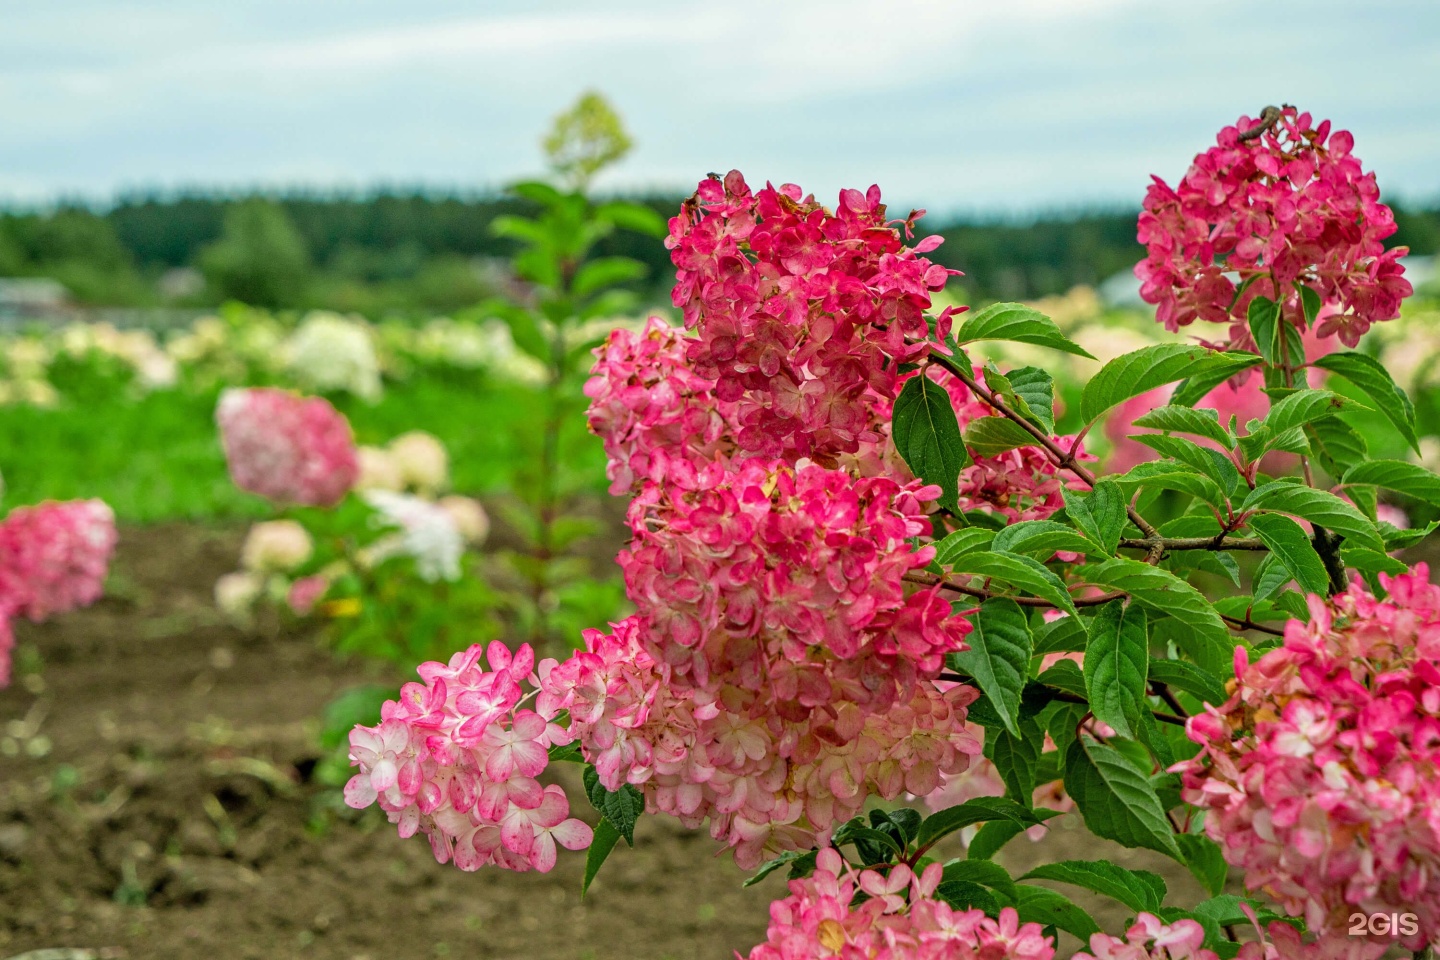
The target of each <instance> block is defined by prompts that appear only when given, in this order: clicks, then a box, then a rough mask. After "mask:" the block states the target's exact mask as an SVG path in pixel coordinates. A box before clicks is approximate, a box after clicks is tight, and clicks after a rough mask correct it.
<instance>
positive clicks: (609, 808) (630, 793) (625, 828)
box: [584, 767, 645, 847]
mask: <svg viewBox="0 0 1440 960" xmlns="http://www.w3.org/2000/svg"><path fill="white" fill-rule="evenodd" d="M584 780H585V793H586V795H587V796H588V797H589V798H590V804H591V806H593V807H594V808H595V809H596V810H599V811H600V815H601V816H602V817H604V818H605V819H606V820H607V821H609V822H610V824H611V825H612V826H614V827H615V829H616V830H617V831H619V833H620V835H621V836H622V837H624V838H625V842H626V843H628V844H629V845H630V846H632V847H633V846H634V845H635V821H636V820H638V819H640V814H641V813H643V812H644V811H645V795H644V794H643V793H641V792H640V791H639V790H637V789H636V788H635V787H634V786H632V785H631V784H628V783H622V784H621V785H620V789H619V790H617V791H615V792H614V793H611V792H610V791H609V790H606V789H605V786H604V784H602V783H601V782H600V775H599V774H598V773H596V772H595V768H594V767H586V768H585V773H584Z"/></svg>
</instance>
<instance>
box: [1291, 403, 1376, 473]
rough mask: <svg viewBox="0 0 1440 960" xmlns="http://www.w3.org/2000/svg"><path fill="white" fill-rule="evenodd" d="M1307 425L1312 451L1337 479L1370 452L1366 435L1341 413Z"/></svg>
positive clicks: (1306, 437)
mask: <svg viewBox="0 0 1440 960" xmlns="http://www.w3.org/2000/svg"><path fill="white" fill-rule="evenodd" d="M1304 429H1305V439H1306V440H1307V441H1309V443H1310V452H1311V453H1312V454H1314V455H1315V458H1316V459H1317V460H1319V461H1320V466H1321V467H1323V468H1324V469H1325V472H1326V473H1328V474H1330V476H1332V477H1335V478H1337V479H1338V478H1339V477H1341V476H1343V475H1344V473H1345V471H1346V470H1347V469H1349V468H1350V467H1352V466H1354V465H1355V464H1357V463H1360V462H1361V461H1362V460H1364V459H1365V458H1366V457H1368V456H1369V455H1370V450H1369V447H1368V445H1367V444H1366V443H1365V438H1364V437H1362V436H1360V434H1358V433H1356V432H1355V430H1354V428H1352V427H1351V426H1350V425H1349V424H1348V423H1346V422H1345V421H1343V420H1341V419H1339V418H1338V417H1330V418H1329V419H1326V420H1317V421H1315V422H1313V423H1307V424H1306V425H1305V428H1304Z"/></svg>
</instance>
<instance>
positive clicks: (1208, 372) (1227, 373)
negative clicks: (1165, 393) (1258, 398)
mask: <svg viewBox="0 0 1440 960" xmlns="http://www.w3.org/2000/svg"><path fill="white" fill-rule="evenodd" d="M1215 358H1216V359H1215V361H1213V362H1212V363H1211V365H1210V366H1208V367H1206V368H1205V369H1204V370H1203V371H1201V372H1199V373H1196V374H1192V375H1191V376H1190V377H1189V378H1188V379H1187V380H1185V381H1184V382H1183V383H1181V384H1180V385H1179V386H1178V387H1176V388H1175V392H1174V393H1173V394H1171V395H1170V402H1171V403H1174V404H1179V405H1181V406H1185V407H1193V406H1195V404H1197V403H1199V402H1200V401H1201V400H1204V399H1205V397H1206V396H1207V395H1209V393H1210V391H1211V390H1214V389H1215V388H1216V387H1218V386H1219V385H1220V384H1222V383H1224V382H1225V381H1226V380H1229V379H1230V378H1231V377H1233V376H1235V374H1237V373H1240V372H1241V371H1242V370H1249V369H1250V368H1251V367H1254V366H1257V365H1259V364H1260V363H1262V362H1263V359H1262V358H1261V357H1259V356H1256V355H1255V354H1253V353H1240V352H1234V353H1217V354H1215Z"/></svg>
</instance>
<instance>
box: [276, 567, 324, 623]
mask: <svg viewBox="0 0 1440 960" xmlns="http://www.w3.org/2000/svg"><path fill="white" fill-rule="evenodd" d="M329 589H330V581H329V580H327V579H325V578H324V577H322V576H320V575H319V574H314V575H312V576H308V577H301V578H300V579H298V580H296V581H295V582H294V583H292V584H290V589H289V590H288V591H286V593H285V604H286V606H288V607H289V608H290V612H291V613H293V614H295V616H297V617H308V616H310V612H311V611H312V610H314V609H315V604H316V603H318V602H319V601H320V598H321V597H323V596H325V591H326V590H329Z"/></svg>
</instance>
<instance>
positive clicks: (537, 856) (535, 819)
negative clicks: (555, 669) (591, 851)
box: [345, 640, 591, 872]
mask: <svg viewBox="0 0 1440 960" xmlns="http://www.w3.org/2000/svg"><path fill="white" fill-rule="evenodd" d="M482 654H483V656H484V658H485V660H486V663H487V664H488V666H489V668H490V669H489V670H486V669H485V668H484V667H483V666H482V665H481V662H480V660H481V656H482ZM550 663H551V664H552V665H553V661H550ZM534 667H535V654H534V652H533V651H532V650H531V649H530V646H529V645H528V644H525V645H522V646H521V647H520V648H519V649H517V650H515V651H514V653H513V654H512V652H511V651H510V649H509V648H508V647H506V646H505V645H504V644H503V643H500V642H499V641H498V640H497V641H494V642H492V643H491V644H490V646H489V648H488V649H486V648H482V647H481V646H480V645H479V644H476V645H475V646H472V647H470V648H469V649H468V650H465V651H463V652H460V653H457V654H455V656H453V657H451V658H450V662H449V663H448V664H442V663H423V664H421V665H420V667H419V670H418V672H419V674H420V677H421V679H422V680H423V681H424V682H423V683H407V684H406V685H405V686H404V688H402V689H401V691H400V699H399V700H398V701H394V700H391V701H388V702H387V703H386V704H385V706H384V707H383V708H382V709H381V722H380V724H379V725H378V726H375V727H365V726H357V727H356V728H355V729H354V730H353V731H351V733H350V762H351V763H352V764H354V765H355V766H357V767H359V768H360V772H359V773H357V774H356V775H355V776H353V777H351V778H350V782H349V783H347V784H346V785H345V802H346V803H347V804H349V805H350V806H352V807H355V808H357V809H358V808H364V807H368V806H370V805H371V804H378V805H379V807H380V809H382V810H384V811H385V813H386V815H387V816H388V817H389V818H390V822H391V823H394V824H396V825H397V826H398V828H399V832H400V836H402V837H410V836H413V835H414V834H415V833H417V832H419V833H423V834H425V835H426V836H427V837H428V838H429V840H430V846H431V849H432V850H433V851H434V854H435V858H436V859H437V860H439V861H440V862H441V863H446V862H449V861H451V860H453V861H454V862H455V865H456V866H457V867H459V868H460V869H462V870H476V869H479V868H480V867H482V866H485V865H487V864H493V865H495V866H500V867H504V868H506V869H508V870H539V871H541V872H546V871H549V870H550V869H551V868H553V867H554V866H555V860H556V845H557V844H558V845H560V846H563V847H565V848H566V849H569V850H579V849H582V848H584V847H587V846H589V845H590V841H591V830H590V827H589V826H587V825H586V824H585V823H583V822H581V821H580V820H577V819H574V818H573V817H571V816H570V804H569V801H568V800H567V799H566V797H565V792H564V791H563V790H562V789H561V788H560V787H558V786H555V785H554V784H551V785H549V786H542V785H541V784H540V781H539V780H538V779H537V778H538V777H539V776H540V775H541V774H542V773H543V772H544V770H545V768H546V766H547V765H548V764H549V762H550V756H549V747H550V746H551V745H553V744H565V743H569V742H570V737H569V735H568V734H567V733H566V732H565V731H564V729H563V728H561V727H560V726H559V725H558V724H556V723H554V722H552V721H554V720H555V718H556V713H557V710H556V708H555V707H554V705H553V703H549V702H547V701H545V700H543V698H542V700H541V701H540V703H539V704H538V706H539V710H538V711H536V710H529V709H524V708H523V707H522V704H523V703H524V702H525V701H527V700H529V699H531V698H533V697H534V696H535V695H536V688H537V686H538V678H537V677H536V676H535V675H534V673H533V670H534ZM522 683H523V684H526V685H528V686H530V687H531V692H530V693H529V694H525V693H524V692H523V689H522V687H521V684H522Z"/></svg>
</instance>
